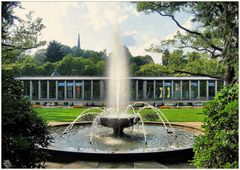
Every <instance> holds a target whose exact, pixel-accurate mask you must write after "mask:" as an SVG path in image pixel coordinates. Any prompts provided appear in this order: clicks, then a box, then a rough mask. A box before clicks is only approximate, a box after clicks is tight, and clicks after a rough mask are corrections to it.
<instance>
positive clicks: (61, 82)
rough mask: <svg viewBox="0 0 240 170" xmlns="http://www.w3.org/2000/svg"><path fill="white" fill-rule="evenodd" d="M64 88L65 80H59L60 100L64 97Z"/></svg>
mask: <svg viewBox="0 0 240 170" xmlns="http://www.w3.org/2000/svg"><path fill="white" fill-rule="evenodd" d="M64 88H65V82H64V81H58V99H60V100H63V99H64Z"/></svg>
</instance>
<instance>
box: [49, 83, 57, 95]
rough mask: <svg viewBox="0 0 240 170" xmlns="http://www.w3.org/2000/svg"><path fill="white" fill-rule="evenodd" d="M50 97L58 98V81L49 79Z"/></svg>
mask: <svg viewBox="0 0 240 170" xmlns="http://www.w3.org/2000/svg"><path fill="white" fill-rule="evenodd" d="M49 98H50V99H55V98H56V81H53V80H50V81H49Z"/></svg>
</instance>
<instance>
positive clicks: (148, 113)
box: [142, 109, 159, 121]
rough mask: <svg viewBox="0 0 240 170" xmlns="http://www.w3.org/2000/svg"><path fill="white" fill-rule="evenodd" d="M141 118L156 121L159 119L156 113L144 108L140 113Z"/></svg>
mask: <svg viewBox="0 0 240 170" xmlns="http://www.w3.org/2000/svg"><path fill="white" fill-rule="evenodd" d="M142 117H143V120H145V121H156V120H157V119H159V116H158V115H157V113H155V112H154V111H153V110H150V109H145V110H144V112H143V114H142Z"/></svg>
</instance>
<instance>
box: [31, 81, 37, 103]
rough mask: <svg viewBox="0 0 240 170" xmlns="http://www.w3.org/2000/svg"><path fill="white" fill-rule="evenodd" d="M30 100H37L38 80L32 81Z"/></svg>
mask: <svg viewBox="0 0 240 170" xmlns="http://www.w3.org/2000/svg"><path fill="white" fill-rule="evenodd" d="M32 99H33V100H37V99H38V80H35V81H32Z"/></svg>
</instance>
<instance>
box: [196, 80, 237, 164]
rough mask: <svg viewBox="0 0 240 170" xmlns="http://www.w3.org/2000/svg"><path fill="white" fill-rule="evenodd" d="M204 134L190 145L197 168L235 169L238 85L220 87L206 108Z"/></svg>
mask: <svg viewBox="0 0 240 170" xmlns="http://www.w3.org/2000/svg"><path fill="white" fill-rule="evenodd" d="M205 114H206V118H205V120H204V126H203V128H204V130H205V134H204V135H203V136H200V137H198V138H197V139H196V142H195V144H194V152H195V155H194V161H193V163H194V165H195V166H196V167H198V168H238V123H239V122H238V84H237V83H236V84H235V85H234V86H233V87H232V88H230V89H228V88H226V87H225V88H223V89H222V90H221V91H220V93H218V94H217V96H216V97H215V99H214V100H213V101H210V102H209V103H208V105H207V106H206V111H205Z"/></svg>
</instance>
